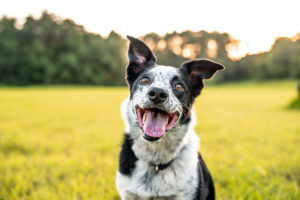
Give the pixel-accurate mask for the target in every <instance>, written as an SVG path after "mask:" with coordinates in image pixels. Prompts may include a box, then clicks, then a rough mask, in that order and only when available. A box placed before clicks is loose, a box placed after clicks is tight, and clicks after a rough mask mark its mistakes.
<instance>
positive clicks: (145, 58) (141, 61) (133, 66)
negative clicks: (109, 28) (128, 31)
mask: <svg viewBox="0 0 300 200" xmlns="http://www.w3.org/2000/svg"><path fill="white" fill-rule="evenodd" d="M127 38H128V39H129V41H130V44H129V50H128V58H129V65H128V67H127V76H126V80H127V82H128V84H129V86H130V87H132V85H133V82H134V81H135V80H136V78H137V77H138V76H139V75H140V74H141V73H142V72H143V71H144V70H145V69H146V68H149V67H152V66H154V65H155V63H156V59H155V56H154V54H153V53H152V51H151V50H150V49H149V47H148V46H147V45H146V44H145V43H144V42H143V41H141V40H139V39H137V38H134V37H131V36H127Z"/></svg>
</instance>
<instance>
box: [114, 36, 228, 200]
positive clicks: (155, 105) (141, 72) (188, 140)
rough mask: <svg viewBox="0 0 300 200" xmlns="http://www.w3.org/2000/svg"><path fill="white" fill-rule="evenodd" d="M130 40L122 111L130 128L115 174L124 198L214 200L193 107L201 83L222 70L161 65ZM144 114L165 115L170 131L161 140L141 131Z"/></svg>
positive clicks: (205, 63) (201, 63)
mask: <svg viewBox="0 0 300 200" xmlns="http://www.w3.org/2000/svg"><path fill="white" fill-rule="evenodd" d="M128 39H129V40H130V45H129V51H128V57H129V65H128V67H127V77H126V80H127V83H128V85H129V88H130V96H129V97H128V98H127V99H126V100H125V101H124V102H123V104H122V108H121V110H122V115H123V118H124V121H125V125H126V130H125V137H124V141H123V145H122V150H121V153H120V158H119V170H118V172H117V188H118V191H119V193H120V195H121V198H122V199H123V200H138V199H141V200H152V199H165V200H170V199H174V200H200V199H201V200H203V199H214V198H215V192H214V185H213V180H212V177H211V175H210V173H209V171H208V169H207V167H206V165H205V162H204V161H203V159H202V157H201V155H200V154H199V153H198V152H197V150H198V148H199V138H198V136H197V135H196V134H195V132H194V129H193V127H194V125H195V121H196V119H195V114H194V112H193V109H192V105H193V103H194V100H195V98H196V97H197V96H198V95H199V94H200V92H201V90H202V89H203V86H204V84H203V79H210V78H211V77H212V76H213V75H214V74H215V72H216V71H217V70H222V69H224V67H223V66H222V65H221V64H218V63H215V62H213V61H210V60H206V59H196V60H192V61H188V62H185V63H183V64H182V65H181V67H180V68H174V67H168V66H160V65H157V64H156V58H155V56H154V55H153V53H152V51H151V50H150V49H149V48H148V46H147V45H146V44H145V43H144V42H143V41H141V40H138V39H136V38H133V37H130V36H128ZM153 90H154V91H155V92H157V93H153ZM151 91H152V94H155V95H156V94H158V91H159V94H160V96H159V95H156V96H151V95H150V94H151V93H150V92H151ZM153 98H155V99H154V100H153ZM140 110H144V112H145V113H146V112H148V110H150V111H149V112H152V114H153V113H154V114H153V116H156V118H155V117H154V120H158V117H157V116H158V115H159V114H157V113H155V112H158V113H163V114H161V116H162V118H163V119H165V118H166V122H165V123H166V124H167V125H163V126H167V128H168V127H169V129H166V130H165V132H163V133H162V136H159V137H158V136H157V137H156V135H153V134H152V133H151V134H150V136H149V134H147V133H146V132H147V131H145V129H144V128H143V126H144V127H145V125H144V124H143V122H144V123H147V122H145V119H144V118H143V117H145V118H146V117H148V115H149V114H147V116H144V115H146V114H140V113H141V111H140ZM145 110H146V111H145ZM174 113H175V114H174ZM139 115H142V117H141V118H139ZM166 116H167V117H166ZM174 116H176V117H174ZM142 118H143V119H142ZM138 119H139V120H138ZM142 120H143V121H142ZM146 120H147V119H146ZM172 120H173V121H172ZM175 120H176V121H175ZM169 121H171V122H169ZM155 122H156V121H155ZM168 123H169V124H168Z"/></svg>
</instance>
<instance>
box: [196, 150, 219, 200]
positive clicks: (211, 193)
mask: <svg viewBox="0 0 300 200" xmlns="http://www.w3.org/2000/svg"><path fill="white" fill-rule="evenodd" d="M200 165H201V166H200ZM202 176H203V180H204V182H202V181H201V180H202ZM198 179H199V182H198V187H197V191H196V195H195V197H194V200H204V199H205V200H214V199H215V187H214V182H213V179H212V177H211V175H210V173H209V171H208V169H207V166H206V164H205V162H204V160H203V158H202V156H201V154H200V153H198ZM201 187H203V189H204V190H203V192H204V193H203V194H201V192H202V191H201Z"/></svg>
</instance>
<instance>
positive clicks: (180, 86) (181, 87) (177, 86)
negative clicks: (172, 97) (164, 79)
mask: <svg viewBox="0 0 300 200" xmlns="http://www.w3.org/2000/svg"><path fill="white" fill-rule="evenodd" d="M175 88H176V90H178V91H179V92H181V91H183V86H182V85H181V84H180V83H177V84H176V85H175Z"/></svg>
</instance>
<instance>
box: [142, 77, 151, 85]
mask: <svg viewBox="0 0 300 200" xmlns="http://www.w3.org/2000/svg"><path fill="white" fill-rule="evenodd" d="M141 83H142V84H148V83H149V78H147V77H144V78H142V80H141Z"/></svg>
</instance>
